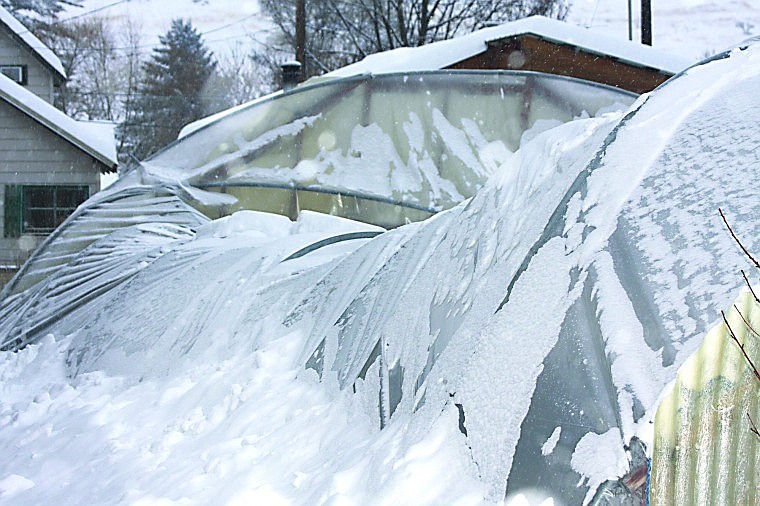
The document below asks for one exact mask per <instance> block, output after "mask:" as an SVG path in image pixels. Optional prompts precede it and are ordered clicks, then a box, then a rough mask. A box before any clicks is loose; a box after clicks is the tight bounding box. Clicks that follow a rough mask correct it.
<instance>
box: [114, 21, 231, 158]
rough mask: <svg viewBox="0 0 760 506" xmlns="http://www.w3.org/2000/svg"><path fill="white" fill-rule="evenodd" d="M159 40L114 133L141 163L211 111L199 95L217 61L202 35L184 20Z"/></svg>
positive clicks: (202, 91)
mask: <svg viewBox="0 0 760 506" xmlns="http://www.w3.org/2000/svg"><path fill="white" fill-rule="evenodd" d="M159 41H160V43H161V44H160V46H159V47H157V48H155V49H153V54H152V55H151V58H150V60H149V61H147V62H146V63H145V64H144V65H143V79H142V82H141V84H140V87H139V96H138V98H137V99H136V101H135V104H134V109H133V110H132V111H128V113H127V114H128V115H127V118H126V119H125V121H124V123H122V124H121V125H120V128H119V132H118V134H119V135H120V137H121V139H120V140H121V145H122V146H123V149H124V150H126V151H127V152H128V153H129V154H131V155H133V156H134V157H136V158H137V159H140V160H142V159H143V158H145V157H146V156H148V155H150V154H152V153H154V152H155V151H157V150H158V149H159V148H161V147H163V146H164V145H166V144H168V143H170V142H172V141H173V140H175V139H176V138H177V134H178V133H179V131H180V129H181V128H182V127H183V126H184V125H186V124H187V123H190V122H192V121H195V120H197V119H200V118H201V117H203V116H204V115H206V114H208V113H209V112H210V111H208V110H207V108H206V99H205V94H204V91H205V86H206V83H207V82H208V81H209V78H210V77H211V76H212V74H213V73H214V71H215V69H216V62H215V61H214V59H213V54H212V53H211V51H209V50H208V48H206V46H205V45H204V43H203V40H202V38H201V35H200V34H199V33H198V32H197V31H196V29H195V28H194V27H193V26H192V24H191V23H190V22H189V21H184V20H182V19H175V20H173V21H172V25H171V28H170V29H169V31H168V32H167V33H166V35H164V36H161V37H159ZM122 154H123V153H122Z"/></svg>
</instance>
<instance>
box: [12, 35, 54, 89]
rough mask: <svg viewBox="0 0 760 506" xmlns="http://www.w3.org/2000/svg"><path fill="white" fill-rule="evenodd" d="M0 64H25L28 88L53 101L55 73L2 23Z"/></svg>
mask: <svg viewBox="0 0 760 506" xmlns="http://www.w3.org/2000/svg"><path fill="white" fill-rule="evenodd" d="M0 65H24V66H26V70H27V84H26V85H25V87H26V89H28V90H29V91H31V92H32V93H34V94H35V95H37V96H39V97H41V98H42V99H44V100H45V101H47V102H49V103H51V104H52V103H53V99H54V88H53V84H54V83H53V74H52V72H51V70H50V69H49V68H48V67H46V66H45V65H44V64H43V63H42V62H41V61H40V59H39V58H38V57H37V56H36V55H35V54H34V53H32V52H31V51H30V50H29V49H28V48H27V47H26V46H23V45H22V44H21V43H20V42H19V41H18V39H17V38H16V37H15V36H14V34H13V32H11V30H9V29H8V27H7V26H5V25H3V24H1V23H0Z"/></svg>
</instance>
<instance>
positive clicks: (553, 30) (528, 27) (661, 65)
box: [325, 16, 695, 77]
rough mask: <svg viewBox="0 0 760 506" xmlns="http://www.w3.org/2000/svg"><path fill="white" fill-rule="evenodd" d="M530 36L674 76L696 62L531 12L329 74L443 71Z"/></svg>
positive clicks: (337, 75) (380, 56)
mask: <svg viewBox="0 0 760 506" xmlns="http://www.w3.org/2000/svg"><path fill="white" fill-rule="evenodd" d="M526 34H531V35H536V36H538V37H540V38H542V39H545V40H549V41H552V42H556V43H559V44H567V45H572V46H575V47H578V48H581V49H583V50H586V51H589V52H592V53H599V54H603V55H609V56H612V57H615V58H617V59H619V60H622V61H625V62H627V63H630V64H633V65H637V66H644V67H651V68H654V69H657V70H663V71H665V72H669V73H671V74H676V73H678V72H680V71H681V70H683V69H685V68H686V67H688V66H689V65H691V64H693V63H695V62H693V61H690V60H689V59H686V58H682V57H679V56H677V55H673V54H670V53H667V52H665V51H661V50H659V49H656V48H653V47H651V46H645V45H643V44H638V43H635V42H631V41H627V40H622V39H617V38H614V37H610V36H608V35H604V34H600V33H597V32H594V31H593V30H590V29H587V28H583V27H580V26H576V25H572V24H570V23H565V22H562V21H557V20H555V19H550V18H547V17H544V16H531V17H528V18H524V19H519V20H517V21H512V22H509V23H504V24H502V25H499V26H494V27H491V28H484V29H482V30H478V31H476V32H473V33H470V34H468V35H464V36H462V37H457V38H455V39H449V40H443V41H440V42H434V43H432V44H427V45H425V46H421V47H415V48H398V49H393V50H390V51H385V52H382V53H376V54H372V55H369V56H367V57H366V58H364V59H363V60H361V61H359V62H357V63H354V64H352V65H348V66H346V67H343V68H339V69H337V70H334V71H332V72H329V73H327V74H325V76H326V77H346V76H351V75H356V74H367V73H371V74H379V73H386V72H403V71H409V72H413V71H419V70H436V69H442V68H445V67H448V66H450V65H453V64H454V63H457V62H460V61H462V60H465V59H467V58H470V57H472V56H475V55H477V54H480V53H482V52H484V51H485V50H486V49H487V47H488V43H489V42H491V41H495V40H499V39H504V38H507V37H514V36H518V35H526Z"/></svg>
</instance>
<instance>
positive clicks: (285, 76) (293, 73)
mask: <svg viewBox="0 0 760 506" xmlns="http://www.w3.org/2000/svg"><path fill="white" fill-rule="evenodd" d="M280 69H282V89H283V91H290V90H292V89H293V88H295V87H296V85H297V84H298V83H299V81H300V80H301V64H300V63H299V62H297V61H287V62H285V63H283V64H282V65H280Z"/></svg>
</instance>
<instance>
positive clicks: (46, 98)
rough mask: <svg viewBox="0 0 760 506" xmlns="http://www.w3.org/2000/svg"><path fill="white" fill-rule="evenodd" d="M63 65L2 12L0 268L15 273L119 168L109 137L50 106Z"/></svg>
mask: <svg viewBox="0 0 760 506" xmlns="http://www.w3.org/2000/svg"><path fill="white" fill-rule="evenodd" d="M65 79H66V74H65V72H64V69H63V66H62V65H61V61H60V60H59V59H58V58H57V57H56V56H55V54H53V52H52V51H51V50H50V49H49V48H48V47H46V46H45V45H44V44H43V43H42V42H41V41H40V40H39V39H38V38H37V37H35V36H34V35H33V34H32V33H31V32H30V31H29V30H28V29H27V28H26V27H24V25H22V24H21V23H20V22H18V20H16V19H15V18H14V17H13V16H12V15H11V14H10V13H9V12H8V11H7V10H5V9H3V8H2V7H0V214H2V216H0V265H2V266H3V267H5V269H13V268H15V267H17V266H18V265H20V264H21V263H23V261H24V260H25V259H26V257H27V256H28V255H29V254H30V253H31V251H32V250H34V248H35V247H36V246H37V245H38V244H39V242H40V241H41V240H42V239H44V237H45V236H46V235H48V234H49V233H50V232H52V231H53V230H54V229H55V228H56V227H57V226H58V225H59V224H60V223H61V222H62V221H63V220H65V219H66V217H67V216H68V215H69V214H70V213H71V212H72V211H73V210H74V209H76V207H77V206H78V205H79V204H81V203H82V202H84V201H85V200H86V199H87V198H88V197H89V196H90V195H92V194H93V193H95V192H97V191H99V190H100V175H101V173H104V172H110V171H113V170H115V168H116V163H117V162H116V152H115V143H114V140H113V135H112V133H111V134H110V135H109V133H107V132H105V131H104V130H103V129H102V128H96V127H95V126H94V125H91V124H86V123H82V122H78V121H76V120H74V119H72V118H70V117H69V116H67V115H66V114H64V113H63V112H62V111H60V110H58V109H56V108H55V107H54V106H53V100H54V95H55V89H56V87H58V86H60V85H61V84H62V83H63V82H64V81H65Z"/></svg>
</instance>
